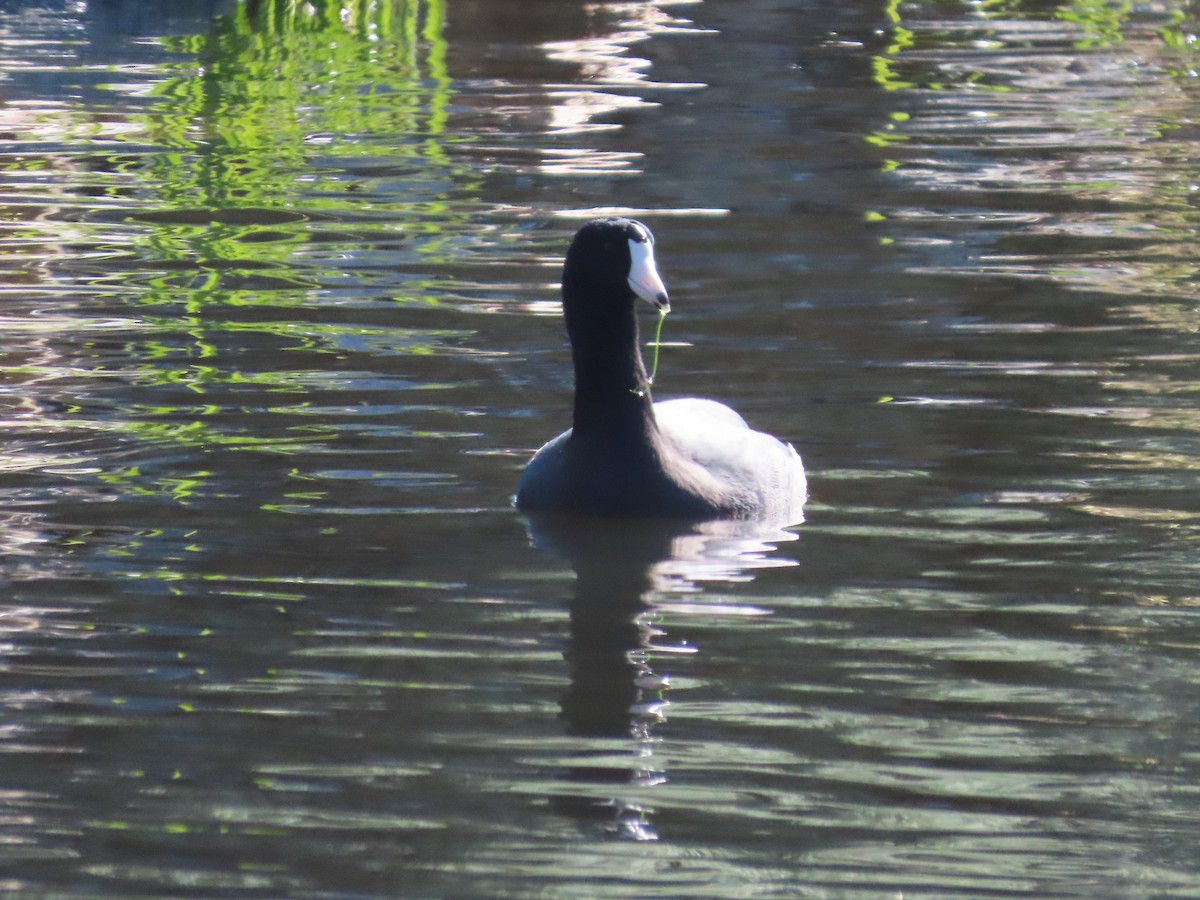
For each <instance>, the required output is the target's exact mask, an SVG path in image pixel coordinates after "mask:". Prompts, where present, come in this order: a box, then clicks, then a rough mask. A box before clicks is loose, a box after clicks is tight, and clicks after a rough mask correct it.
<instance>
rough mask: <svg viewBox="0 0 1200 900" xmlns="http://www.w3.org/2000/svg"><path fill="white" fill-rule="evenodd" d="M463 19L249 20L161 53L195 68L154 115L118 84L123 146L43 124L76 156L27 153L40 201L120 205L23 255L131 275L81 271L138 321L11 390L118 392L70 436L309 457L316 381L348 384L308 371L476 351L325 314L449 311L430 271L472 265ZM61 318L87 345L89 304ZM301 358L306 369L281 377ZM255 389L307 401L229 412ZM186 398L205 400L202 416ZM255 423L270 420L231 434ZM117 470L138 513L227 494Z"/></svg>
mask: <svg viewBox="0 0 1200 900" xmlns="http://www.w3.org/2000/svg"><path fill="white" fill-rule="evenodd" d="M445 17H446V4H445V0H390V2H389V0H384V2H379V0H340V2H329V0H316V2H309V3H296V2H260V3H255V4H238V5H237V6H236V7H235V8H234V10H233V12H232V13H231V14H230V15H228V16H225V17H222V18H219V19H217V20H216V21H215V23H214V25H213V27H212V29H211V30H210V31H209V32H207V33H204V34H194V35H188V36H184V37H171V38H164V39H162V40H161V43H162V45H163V46H164V47H165V48H166V49H168V50H169V51H171V52H172V53H175V54H178V55H179V57H180V58H179V61H178V62H168V63H164V64H162V65H161V66H160V68H159V70H158V71H157V72H156V73H155V75H163V74H164V73H165V77H162V78H161V79H160V80H157V81H153V82H151V83H149V84H148V85H145V86H143V85H136V87H137V89H138V90H137V92H136V96H138V97H140V98H144V99H145V100H146V102H143V103H127V102H125V101H124V100H123V95H122V92H124V96H128V95H130V94H131V93H132V92H131V91H130V90H129V86H128V85H126V84H123V83H121V82H119V81H118V80H117V79H115V78H114V82H113V84H111V85H108V86H107V87H108V89H109V90H111V91H112V92H113V94H114V97H116V99H115V100H114V101H113V104H112V107H111V109H110V110H108V111H107V114H106V119H105V122H106V123H110V124H112V127H111V129H110V128H108V126H107V125H106V127H105V129H104V130H102V131H96V130H95V129H94V128H91V126H90V125H89V123H90V122H91V121H92V120H93V119H94V118H95V110H94V109H92V108H89V107H87V106H86V105H84V104H83V103H82V102H80V103H79V104H78V105H77V106H72V105H70V104H65V105H64V106H63V107H61V108H55V109H53V110H50V111H47V112H45V113H43V114H41V115H42V119H40V120H39V122H41V121H43V120H47V121H48V120H51V119H55V117H57V120H56V122H55V124H54V125H53V127H49V126H47V127H48V130H47V131H45V132H42V133H39V134H32V133H31V136H30V137H29V139H30V140H35V139H37V138H38V137H43V138H44V137H46V136H47V135H48V134H51V133H52V137H53V138H54V139H55V140H56V141H57V145H58V147H59V150H58V151H57V155H53V154H52V155H49V156H47V155H45V154H42V153H40V152H37V153H35V152H30V153H23V154H11V155H9V156H7V157H6V158H5V159H4V161H3V165H4V166H5V167H6V168H7V169H8V170H14V171H16V172H19V173H33V172H41V171H42V170H46V169H48V170H50V172H51V173H52V178H51V179H50V180H48V181H44V182H40V183H39V184H41V185H44V186H40V187H39V190H40V191H42V192H43V194H44V195H45V196H46V199H45V202H46V203H47V205H48V207H49V205H50V204H53V203H55V202H56V201H57V198H58V197H59V195H60V194H67V195H73V192H75V191H77V190H78V189H79V188H80V187H81V186H84V185H86V187H87V189H88V196H103V197H107V198H109V199H110V200H111V201H112V202H113V204H114V205H113V206H110V207H103V206H97V205H96V204H93V203H91V202H89V203H88V204H87V206H86V213H85V218H84V220H83V222H82V224H81V223H80V222H77V221H69V220H63V219H62V218H60V217H57V216H55V215H45V216H41V217H39V218H38V219H36V220H35V221H34V222H31V223H30V225H29V227H28V235H27V236H25V237H24V238H23V240H24V241H25V242H26V243H27V244H28V245H29V246H31V247H33V246H34V245H37V246H36V249H37V251H38V252H46V251H45V248H46V247H51V248H61V247H62V246H63V245H65V244H67V243H68V242H78V243H79V244H80V245H81V246H84V247H85V248H86V253H87V254H88V258H95V257H98V256H101V255H103V256H104V257H105V258H106V259H107V258H112V259H115V260H117V262H118V264H117V265H111V266H110V265H107V264H97V265H94V266H93V265H91V264H88V265H86V266H84V267H82V268H83V270H84V273H85V274H84V275H83V276H82V280H83V281H84V285H85V289H86V292H87V294H88V295H89V296H90V297H92V298H95V299H96V300H98V301H100V302H102V303H104V304H106V305H107V306H117V307H120V308H122V309H129V308H131V307H132V308H134V309H136V310H137V313H138V317H137V318H136V319H129V320H128V321H127V322H125V323H124V325H123V329H122V335H123V337H122V339H121V340H122V345H121V348H120V350H119V351H114V349H113V341H111V340H107V339H105V340H103V341H101V340H97V341H95V342H92V341H86V342H83V343H82V346H79V347H76V346H72V345H71V343H70V342H68V343H67V351H66V352H56V353H47V354H39V355H38V356H37V357H36V358H35V359H33V360H31V361H30V362H28V363H26V364H23V365H20V366H14V367H12V368H9V369H8V370H7V371H6V375H7V376H8V377H11V378H14V379H15V380H17V381H18V382H21V383H24V384H25V385H27V387H26V388H25V390H27V391H29V392H30V393H31V394H32V395H36V394H38V393H41V392H44V391H45V390H46V388H45V387H44V385H47V384H55V383H56V382H57V383H62V384H79V383H80V382H81V381H82V382H84V387H83V388H82V390H83V391H88V390H101V391H104V390H107V389H108V388H109V386H112V387H113V388H114V389H115V390H116V391H117V392H118V395H117V398H116V406H117V409H116V412H115V413H114V414H105V413H103V412H99V413H98V412H97V407H96V406H95V405H93V404H87V403H75V402H68V403H66V404H65V405H64V406H65V408H64V409H63V410H62V411H60V412H56V413H53V414H52V415H51V416H49V417H46V420H45V421H46V424H47V425H48V426H49V428H50V429H54V430H62V429H63V428H64V423H66V428H67V429H77V430H83V431H103V432H106V433H110V434H120V435H123V436H130V437H134V438H136V439H138V440H139V441H142V442H146V443H157V444H170V445H175V446H181V447H187V448H195V449H200V448H214V447H220V448H225V449H239V450H240V449H251V450H270V451H275V452H282V453H296V452H298V451H300V450H303V449H308V448H311V447H313V446H314V445H319V444H322V443H324V442H326V441H327V440H329V439H331V437H333V436H334V432H333V431H330V430H328V429H322V428H321V427H320V426H319V425H318V424H315V423H314V422H313V421H312V420H311V417H306V420H305V421H303V422H302V423H298V424H288V421H287V420H289V419H290V420H291V421H292V422H297V419H296V416H297V411H301V410H303V409H304V407H305V406H306V405H307V396H308V394H309V391H310V390H311V388H312V386H313V385H314V384H323V385H325V386H327V387H335V388H336V387H337V386H338V385H339V384H340V383H341V381H344V380H345V379H344V378H343V379H341V380H340V381H339V380H338V379H336V378H335V379H334V380H333V381H330V379H328V378H323V377H322V375H321V373H319V372H314V371H313V370H312V369H311V368H305V366H311V365H312V356H311V355H312V354H323V355H326V356H329V355H331V354H332V355H337V354H345V353H348V352H370V353H378V352H387V353H395V354H402V355H407V356H426V355H430V354H433V353H436V352H437V351H438V348H439V347H440V346H441V345H442V344H444V343H445V342H446V341H447V340H448V339H453V338H455V337H457V336H459V335H460V334H461V332H456V331H451V330H447V329H445V328H441V329H437V328H430V329H421V328H408V329H396V328H393V327H390V326H389V325H374V324H369V325H363V324H360V323H357V322H354V321H346V320H341V321H327V318H328V316H327V314H323V315H322V316H321V317H320V320H319V321H318V320H316V318H317V317H316V316H314V314H313V311H315V310H318V309H321V308H322V307H324V306H326V305H327V297H328V293H329V291H330V290H331V288H333V289H336V288H340V287H342V286H348V287H350V288H352V289H353V290H355V291H357V292H359V293H360V294H362V295H366V296H367V302H369V303H379V302H385V303H398V304H404V305H407V306H427V307H436V306H438V305H439V299H438V296H437V285H436V282H435V281H434V280H433V279H431V278H430V277H429V274H428V272H427V271H426V269H425V268H424V267H425V266H426V265H427V264H433V265H437V264H441V263H444V262H445V261H447V260H450V259H452V258H453V255H454V254H453V248H452V246H451V242H452V238H453V236H454V235H456V234H459V233H461V232H463V231H464V230H466V229H468V228H469V221H468V216H469V213H468V212H465V211H462V207H461V206H458V205H456V200H455V198H456V197H459V196H473V195H474V193H475V188H476V185H477V184H478V176H477V175H476V174H475V173H474V172H472V171H471V170H470V168H469V167H467V166H464V165H462V164H458V163H455V162H454V161H453V158H452V154H451V153H450V152H449V151H448V149H447V145H448V144H451V143H454V142H456V141H465V140H467V138H466V137H462V136H459V137H455V136H454V135H452V134H451V133H450V130H449V128H450V121H449V110H450V106H451V101H452V79H451V77H450V75H449V71H448V68H447V52H448V46H447V42H446V40H445V37H444V35H443V32H444V26H445ZM151 77H154V76H151ZM143 88H144V89H143ZM102 139H103V141H102ZM147 145H149V146H147ZM114 146H115V147H116V148H117V149H115V150H114V149H113V148H114ZM123 209H124V210H127V215H126V216H125V217H124V218H123V219H118V220H117V222H116V224H114V223H113V219H114V218H115V217H116V216H119V215H120V213H121V211H122V210H123ZM93 216H98V219H97V220H96V221H89V219H88V218H87V217H93ZM11 236H12V233H11V232H10V237H11ZM381 244H382V245H385V246H382V247H381V246H380V245H381ZM396 245H399V246H400V249H392V248H393V247H394V246H396ZM372 254H374V256H373V255H372ZM383 254H390V255H388V256H386V257H384V256H383ZM350 256H357V258H358V259H360V260H361V259H365V260H366V262H365V265H364V270H363V271H364V272H365V273H366V274H360V273H359V272H352V271H344V270H343V268H342V266H343V263H344V261H345V259H346V258H347V257H350ZM397 263H399V264H400V265H412V266H413V267H414V268H416V267H418V266H420V267H421V268H420V271H419V272H415V273H414V277H413V278H410V279H407V280H405V281H404V284H403V288H402V289H400V290H396V289H395V287H394V285H392V284H390V281H389V280H388V279H381V282H382V283H381V284H380V285H379V286H378V287H375V286H373V285H372V284H371V282H370V278H371V277H372V273H373V272H375V271H378V270H380V269H383V268H385V267H386V268H387V270H388V271H392V270H393V269H394V268H396V267H397V265H396V264H397ZM74 278H75V282H76V283H77V282H78V281H79V280H80V276H74ZM68 284H70V285H71V286H72V287H73V286H74V284H73V283H71V282H70V281H68ZM56 287H57V285H56ZM216 310H222V311H224V312H222V313H219V314H217V315H214V311H216ZM56 312H57V313H58V314H59V318H57V319H56V322H55V327H56V331H60V332H62V333H63V334H70V333H76V334H83V333H86V332H87V330H88V323H89V322H90V319H89V313H88V311H87V308H86V307H80V308H76V307H74V306H71V305H69V304H63V305H61V306H60V307H57V308H56ZM248 349H253V350H254V351H256V353H257V356H256V358H255V359H254V361H251V360H250V358H249V357H248V354H247V353H246V351H247V350H248ZM281 352H285V353H289V354H292V353H294V354H296V357H292V358H293V359H295V361H294V362H292V361H291V360H290V359H289V363H290V365H280V364H279V360H281V359H285V358H287V357H280V356H279V355H278V354H279V353H281ZM272 360H273V362H272ZM126 386H128V388H132V389H133V393H127V388H126ZM245 387H254V388H256V389H257V392H258V394H257V396H258V397H260V398H261V397H262V395H263V394H275V393H288V394H291V395H293V400H291V401H288V402H284V403H282V404H281V403H275V402H270V403H269V404H267V403H265V402H264V401H263V400H261V399H259V400H254V399H250V400H245V399H242V398H243V397H247V396H249V397H251V398H253V397H254V396H255V395H253V394H250V395H247V394H245V393H244V392H243V393H240V394H239V399H237V400H236V401H231V400H229V399H228V395H230V393H231V391H232V390H233V389H235V388H238V389H240V388H245ZM180 388H182V389H183V390H184V391H186V392H188V393H191V394H195V395H196V402H195V403H194V404H193V403H187V402H183V403H181V402H180V401H179V399H178V398H179V395H180V393H179V389H180ZM158 389H162V390H161V391H159V390H158ZM64 390H66V391H68V392H70V391H72V388H70V387H67V388H65V389H64ZM122 397H125V398H126V399H124V400H122ZM103 408H104V407H101V409H103ZM239 410H240V411H241V412H251V413H254V414H255V415H254V416H253V417H250V418H245V419H240V418H237V417H236V415H231V414H237V413H238V412H239ZM223 413H224V414H225V415H222V414H223ZM267 413H271V414H273V415H272V418H274V419H278V420H279V421H278V422H277V423H274V424H272V423H270V422H268V421H267V417H266V414H267ZM31 418H32V417H31ZM281 426H283V427H281ZM99 462H100V467H101V468H102V469H103V470H104V474H103V475H102V476H101V479H100V480H101V481H104V482H106V483H107V484H108V486H109V487H117V488H118V489H119V490H120V492H121V493H123V494H125V495H126V496H130V495H139V494H146V493H153V494H156V495H160V496H164V497H168V498H173V499H174V500H176V501H178V502H180V503H187V502H189V500H191V499H192V498H194V497H195V496H196V495H198V494H201V493H203V488H204V483H205V480H206V479H208V478H209V472H208V470H207V469H204V468H199V467H196V469H195V471H185V472H184V474H180V473H179V472H175V473H171V474H170V475H155V476H149V475H147V474H144V473H143V472H142V471H141V470H140V469H139V468H138V467H136V466H129V465H127V464H122V465H120V466H111V467H110V466H108V465H106V464H105V462H104V460H100V461H99Z"/></svg>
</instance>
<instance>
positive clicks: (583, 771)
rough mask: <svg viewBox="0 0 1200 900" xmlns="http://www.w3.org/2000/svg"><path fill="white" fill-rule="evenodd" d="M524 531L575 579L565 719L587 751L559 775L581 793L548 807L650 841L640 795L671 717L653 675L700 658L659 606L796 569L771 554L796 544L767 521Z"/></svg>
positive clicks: (588, 522) (557, 525)
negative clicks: (764, 571)
mask: <svg viewBox="0 0 1200 900" xmlns="http://www.w3.org/2000/svg"><path fill="white" fill-rule="evenodd" d="M529 531H530V535H531V538H532V540H533V541H534V543H535V544H537V545H538V546H544V547H548V548H551V549H553V550H555V551H556V552H558V553H561V554H562V555H563V556H565V557H566V558H567V559H568V560H569V561H570V563H571V567H572V568H573V569H574V570H575V574H576V581H575V595H574V597H573V598H572V599H571V602H570V614H571V618H570V622H571V631H570V636H569V638H568V641H567V647H566V651H565V653H564V657H565V659H566V661H567V664H568V666H569V668H570V677H571V683H570V687H569V688H568V689H567V691H566V693H565V694H564V695H563V698H562V718H563V721H564V723H565V731H566V733H567V735H569V736H571V737H573V738H579V739H580V741H581V743H583V744H584V745H585V746H584V747H583V749H580V750H578V751H577V758H578V763H577V764H575V765H571V766H570V767H569V768H567V769H565V770H564V771H563V773H562V774H561V776H560V777H561V779H562V780H563V781H565V782H570V783H571V784H572V785H574V786H575V787H576V788H577V790H576V791H574V792H572V793H563V794H560V795H558V796H556V797H554V798H553V800H552V808H553V809H554V810H555V811H556V812H558V813H559V814H560V815H563V816H566V817H568V818H571V819H574V820H576V821H578V822H580V823H593V824H594V825H598V826H599V827H600V828H601V829H602V830H604V831H606V832H609V833H612V834H615V835H617V836H620V837H624V838H629V839H634V840H655V839H657V837H658V834H657V831H656V829H655V826H654V822H653V808H652V806H650V805H648V804H647V803H646V802H645V796H646V793H647V792H648V791H652V790H653V788H654V787H655V786H656V785H661V784H665V783H666V782H667V780H668V776H667V772H666V771H665V770H664V769H663V768H662V766H661V764H659V763H658V762H656V760H655V753H654V749H655V737H654V734H653V729H654V726H655V725H657V724H659V723H661V722H663V721H665V719H666V708H667V705H668V703H667V699H666V692H667V690H668V688H669V686H670V678H669V675H668V674H666V673H660V672H658V671H656V669H655V666H656V665H661V663H662V661H663V660H664V659H669V658H670V657H671V656H672V655H678V654H690V653H694V652H697V650H696V648H692V647H687V646H672V645H671V644H670V643H669V642H668V640H667V635H666V632H665V631H664V630H663V629H662V627H661V625H660V623H659V619H660V618H661V615H662V609H661V605H662V603H663V602H664V601H666V600H668V599H669V598H670V597H672V596H674V595H678V594H687V595H689V596H690V597H691V598H692V599H697V598H699V599H700V600H701V601H702V594H699V593H697V592H698V590H699V585H701V584H702V583H703V582H714V581H716V582H720V581H725V582H729V581H746V580H749V579H750V578H751V577H753V576H752V572H753V571H754V570H755V569H760V568H765V567H775V566H780V565H791V564H792V563H791V562H790V561H788V560H783V559H779V558H777V557H774V556H772V555H771V554H772V551H774V549H775V546H776V544H778V543H779V542H781V541H790V540H793V539H794V538H795V535H794V534H792V533H791V532H788V531H784V530H782V529H780V528H779V527H777V526H773V525H764V524H762V523H748V522H703V523H697V522H689V521H679V520H640V521H639V520H605V519H590V518H584V517H568V516H536V517H533V518H531V519H530V520H529Z"/></svg>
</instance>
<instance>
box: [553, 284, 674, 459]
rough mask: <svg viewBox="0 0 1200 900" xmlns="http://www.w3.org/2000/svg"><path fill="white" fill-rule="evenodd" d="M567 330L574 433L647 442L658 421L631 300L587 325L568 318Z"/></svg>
mask: <svg viewBox="0 0 1200 900" xmlns="http://www.w3.org/2000/svg"><path fill="white" fill-rule="evenodd" d="M568 330H570V331H571V332H572V334H571V339H572V340H571V344H572V357H573V359H574V363H575V416H574V423H573V433H574V434H576V435H578V436H579V438H580V439H581V440H596V441H603V442H609V441H612V442H614V444H615V445H616V446H626V447H631V446H635V445H644V444H648V443H649V441H650V439H651V437H652V435H653V434H654V433H655V432H656V431H657V424H656V423H655V421H654V411H653V406H652V400H651V397H650V382H649V379H648V378H647V377H646V367H645V365H644V364H643V363H642V354H641V351H640V350H639V340H638V326H637V314H636V312H635V310H634V308H633V302H632V299H631V300H630V303H629V306H628V308H627V309H626V310H622V311H621V313H619V314H618V315H615V316H611V317H605V318H589V321H588V323H587V327H586V328H583V327H579V328H573V327H572V323H570V322H568Z"/></svg>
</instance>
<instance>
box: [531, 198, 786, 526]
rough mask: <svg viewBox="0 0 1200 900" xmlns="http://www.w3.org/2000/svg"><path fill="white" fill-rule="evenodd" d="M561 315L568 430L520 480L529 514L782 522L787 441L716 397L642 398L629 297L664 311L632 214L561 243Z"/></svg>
mask: <svg viewBox="0 0 1200 900" xmlns="http://www.w3.org/2000/svg"><path fill="white" fill-rule="evenodd" d="M562 295H563V315H564V317H565V318H566V323H567V334H568V336H569V337H570V339H571V355H572V358H573V360H574V363H575V414H574V420H573V427H572V428H571V429H570V430H568V431H565V432H563V433H562V434H560V435H559V436H558V437H556V438H554V440H552V441H550V442H549V443H548V444H546V445H545V446H544V447H542V448H541V449H540V450H539V451H538V452H537V454H536V455H535V456H534V457H533V459H532V460H530V462H529V465H528V466H527V467H526V468H525V471H524V473H523V474H522V475H521V480H520V482H519V484H518V485H517V506H518V507H519V508H520V509H523V510H529V511H548V512H570V513H583V514H589V515H609V516H663V517H687V518H693V519H715V518H739V519H763V520H769V521H771V522H774V523H778V524H791V523H794V522H797V521H799V520H800V518H801V512H800V510H801V507H802V506H803V504H804V500H805V497H806V494H807V486H806V483H805V478H804V466H803V464H802V463H801V462H800V457H799V455H798V454H797V453H796V451H795V450H794V449H793V448H792V447H791V445H789V444H784V443H781V442H780V441H778V440H776V439H775V438H773V437H771V436H770V435H768V434H763V433H762V432H759V431H752V430H751V429H750V427H749V426H748V425H746V422H745V421H744V420H743V419H742V417H741V416H739V415H738V414H737V413H736V412H734V411H733V410H732V409H730V408H729V407H728V406H724V405H722V404H720V403H717V402H716V401H715V400H697V399H685V400H666V401H663V402H661V403H654V402H653V401H652V400H651V398H650V389H649V383H648V381H647V378H646V369H645V367H644V365H643V364H642V355H641V352H640V350H639V349H638V326H637V313H636V310H635V309H634V298H635V296H636V297H641V298H642V299H643V300H646V301H648V302H649V303H651V304H652V305H653V306H655V307H656V308H657V309H659V310H660V311H663V312H665V311H666V310H668V309H669V303H668V300H667V289H666V288H665V287H664V286H663V283H662V279H661V278H660V277H659V275H658V270H657V268H656V267H655V264H654V236H653V235H652V234H651V233H650V229H648V228H647V227H646V226H645V225H643V224H642V223H641V222H637V221H634V220H633V219H625V218H607V219H595V220H593V221H591V222H588V223H587V224H586V225H584V226H583V227H582V228H580V229H579V231H578V233H576V235H575V239H574V240H573V241H572V242H571V246H570V249H568V250H567V259H566V264H565V266H564V267H563V278H562Z"/></svg>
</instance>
